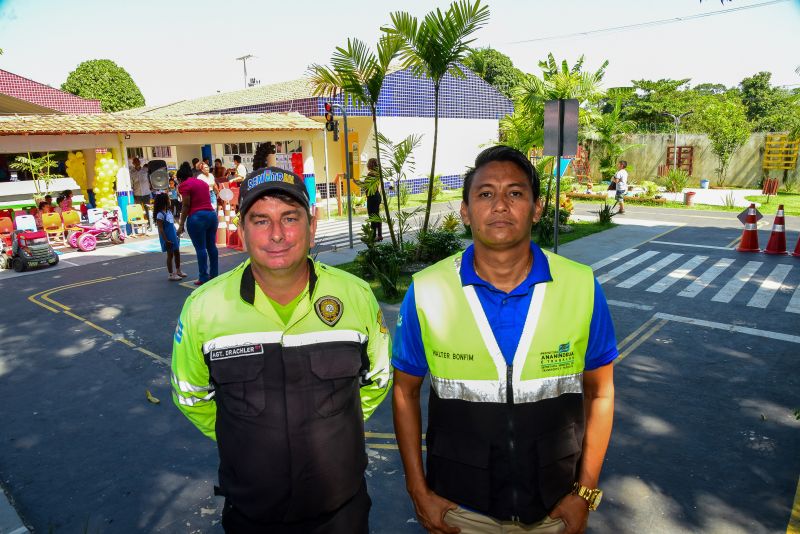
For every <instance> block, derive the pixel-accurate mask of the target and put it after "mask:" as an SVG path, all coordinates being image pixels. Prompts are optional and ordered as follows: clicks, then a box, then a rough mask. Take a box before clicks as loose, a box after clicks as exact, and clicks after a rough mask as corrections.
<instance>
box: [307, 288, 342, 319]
mask: <svg viewBox="0 0 800 534" xmlns="http://www.w3.org/2000/svg"><path fill="white" fill-rule="evenodd" d="M314 310H316V312H317V316H318V317H319V318H320V319H321V320H322V322H323V323H325V324H326V325H328V326H333V325H335V324H336V323H338V322H339V319H341V318H342V312H343V311H344V306H342V301H341V300H339V299H337V298H336V297H334V296H332V295H326V296H324V297H320V298H318V299H317V302H315V303H314Z"/></svg>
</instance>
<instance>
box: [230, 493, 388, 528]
mask: <svg viewBox="0 0 800 534" xmlns="http://www.w3.org/2000/svg"><path fill="white" fill-rule="evenodd" d="M371 506H372V501H371V500H370V498H369V495H367V482H366V480H363V481H362V482H361V489H359V490H358V493H356V494H355V495H354V496H353V497H352V498H351V499H350V500H349V501H347V502H346V503H344V504H343V505H342V506H341V508H339V509H338V510H335V511H333V512H330V513H327V514H325V515H321V516H319V517H315V518H314V519H309V520H307V521H301V522H298V523H257V522H254V521H252V520H250V519H248V518H247V517H245V516H243V515H242V514H241V513H240V512H239V511H238V510H237V509H236V508H235V507H234V506H233V505H232V504H231V503H230V501H229V500H227V499H225V505H224V506H223V508H222V527H223V528H224V529H225V532H226V534H268V533H269V534H273V533H274V534H368V533H369V509H370V507H371Z"/></svg>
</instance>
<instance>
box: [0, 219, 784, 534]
mask: <svg viewBox="0 0 800 534" xmlns="http://www.w3.org/2000/svg"><path fill="white" fill-rule="evenodd" d="M578 206H579V207H578V211H579V212H580V211H581V210H582V208H581V205H578ZM590 208H591V209H596V208H594V207H590ZM590 208H587V209H586V210H585V212H586V213H588V212H589V211H591V209H590ZM650 210H651V209H647V208H640V209H633V208H631V211H630V213H629V214H628V215H626V216H625V217H626V218H625V220H624V221H625V223H626V224H625V225H624V226H620V227H618V228H616V229H614V230H611V231H608V232H604V233H602V234H597V235H595V236H592V237H590V238H585V239H583V240H579V241H576V242H573V243H569V244H567V245H563V246H562V247H560V252H561V253H562V254H564V255H565V256H567V257H571V258H575V259H578V260H579V261H582V262H584V263H588V264H592V265H594V267H595V271H596V274H597V276H598V277H599V279H600V280H601V281H602V282H603V287H604V290H605V292H606V295H607V298H608V299H609V302H610V304H611V311H612V315H613V317H614V320H615V327H616V329H617V338H618V341H619V345H620V349H621V352H622V358H621V359H620V360H619V363H618V365H617V367H616V384H617V399H618V400H617V408H616V421H615V428H614V435H613V437H612V444H611V448H610V450H609V454H608V458H607V461H606V466H605V469H604V472H603V478H602V486H603V488H604V490H605V491H606V498H605V501H604V503H603V505H602V506H601V509H600V510H599V511H598V512H596V513H595V514H593V516H592V523H591V526H590V532H597V533H609V534H610V533H641V532H647V533H674V532H703V533H716V532H719V533H723V532H724V533H729V532H732V533H738V532H741V533H760V532H769V533H773V532H774V533H777V532H781V533H783V532H797V530H787V528H796V527H787V525H788V524H789V520H790V515H791V508H792V505H793V503H794V502H795V498H796V497H795V493H796V490H797V487H798V474H800V457H798V455H797V451H798V450H800V437H799V436H800V434H798V429H800V422H798V421H796V420H795V419H794V417H793V416H792V413H791V412H792V409H794V408H799V407H800V395H798V393H797V392H798V391H800V378H798V375H797V366H796V357H797V354H798V353H800V350H799V349H800V313H798V312H797V311H794V307H793V303H796V302H797V301H798V299H799V298H800V297H797V295H798V289H797V288H798V286H800V258H792V257H772V256H766V255H762V254H739V253H736V252H735V251H734V250H732V248H731V246H732V245H731V243H732V242H733V241H734V240H735V238H736V237H737V236H738V234H739V233H740V232H741V226H740V225H739V223H738V221H735V220H733V221H731V215H730V214H722V213H713V212H702V213H700V212H689V213H688V214H687V212H685V211H682V212H679V213H677V214H673V213H671V212H672V211H673V210H661V209H656V208H653V209H652V210H653V211H654V212H655V213H651V212H650ZM674 211H679V210H674ZM654 219H655V220H656V221H655V222H654V221H653V220H654ZM620 221H622V219H620ZM770 223H771V221H770ZM787 229H788V231H789V232H790V233H789V236H790V239H791V240H792V241H794V240H796V239H797V231H798V230H800V224H798V221H797V220H796V218H795V219H791V220H789V221H787ZM767 235H768V234H767V232H766V231H764V230H762V232H761V236H760V237H761V242H762V245H763V244H764V243H766V239H767ZM793 244H794V243H793V242H792V246H793ZM693 245H694V246H693ZM698 245H701V246H698ZM705 247H712V248H705ZM677 254H680V255H681V256H675V255H677ZM350 258H352V253H351V252H350V251H349V250H344V251H341V250H340V251H339V252H335V253H331V252H324V253H323V254H322V255H321V259H323V260H324V261H328V262H331V263H336V262H338V261H348V260H349V259H350ZM703 258H704V259H703ZM241 259H242V255H240V254H231V255H228V256H225V257H223V258H222V259H221V265H222V268H223V269H228V268H230V267H232V266H233V265H235V264H236V263H238V262H239V261H241ZM668 259H670V261H667V260H668ZM162 261H163V257H162V256H161V255H160V254H146V253H145V254H139V253H137V254H132V255H130V256H127V257H112V256H111V255H110V254H109V255H107V257H104V258H102V259H101V260H100V261H96V262H93V263H90V264H86V265H82V266H81V267H74V268H60V269H52V270H49V271H47V270H46V271H41V272H38V273H35V274H33V275H24V276H8V277H4V278H0V295H2V302H3V305H2V306H3V313H4V319H3V321H2V323H0V339H3V341H4V342H3V343H2V344H1V345H0V391H3V393H4V394H3V399H4V400H3V408H2V410H0V428H2V429H3V432H2V433H1V434H0V481H2V484H3V486H4V487H5V488H6V489H8V490H9V492H10V494H11V495H12V496H13V498H14V501H15V505H16V506H17V510H18V511H19V513H20V515H21V516H22V518H24V520H25V521H26V523H27V524H28V525H30V526H32V527H33V528H34V529H35V530H36V531H37V532H76V531H78V532H170V533H171V532H204V533H205V532H209V533H215V532H221V528H220V527H219V524H218V519H219V510H220V507H221V500H220V499H218V498H215V497H213V496H212V495H213V492H212V486H213V484H214V482H215V480H216V463H217V458H216V451H215V448H214V446H213V444H212V443H211V442H210V441H209V440H207V439H205V438H204V437H203V436H201V435H200V433H199V432H197V431H196V430H195V429H194V428H193V427H192V426H191V425H190V424H189V423H188V422H187V421H186V420H185V419H184V418H183V417H182V416H181V415H180V414H179V412H178V411H177V410H176V409H175V408H174V407H173V406H172V404H171V401H170V395H169V380H168V376H167V372H168V369H167V365H166V364H167V361H168V358H169V353H170V343H171V334H172V330H173V328H174V323H175V318H176V317H177V315H178V312H179V309H180V307H181V305H182V303H183V300H184V298H185V297H186V295H188V294H189V292H190V291H191V289H190V288H189V287H187V286H186V285H184V286H182V285H178V284H174V283H169V282H167V281H166V279H165V278H166V275H165V272H164V269H163V267H162ZM688 262H692V263H691V264H690V266H691V269H689V267H687V266H686V263H688ZM750 262H755V263H758V264H759V265H755V263H750ZM748 266H749V267H748ZM187 267H188V270H189V271H190V272H191V271H192V269H193V265H191V264H190V265H188V266H187ZM683 271H686V272H683ZM679 275H680V276H679ZM712 275H715V276H714V277H713V279H712ZM748 275H749V277H748ZM779 278H780V280H779ZM745 279H746V280H745ZM737 280H738V281H737ZM667 282H673V283H672V284H671V285H669V286H667ZM654 288H655V290H654ZM662 288H663V289H662ZM726 288H727V289H726ZM725 299H728V301H727V302H725ZM384 309H385V312H386V315H387V320H389V321H392V322H393V320H394V318H395V317H396V313H397V306H385V307H384ZM146 390H150V391H151V392H152V393H153V394H154V395H155V396H156V397H159V398H160V399H161V401H162V402H161V404H158V405H156V404H151V403H149V402H148V401H147V399H146V397H145V391H146ZM390 412H391V410H390V404H389V402H388V401H387V402H385V403H384V404H383V405H382V406H381V407H380V408H379V410H378V412H376V414H375V415H374V416H373V417H372V418H371V419H370V421H369V422H368V424H367V431H368V434H367V442H368V444H369V453H370V460H371V461H370V466H369V470H368V473H367V474H368V482H369V488H370V493H371V495H372V497H373V501H374V506H373V510H372V515H371V523H372V531H373V532H376V533H406V532H408V533H412V532H420V529H419V527H418V525H416V523H415V522H414V519H413V511H412V509H411V506H410V504H409V501H408V499H407V497H406V494H405V489H404V481H403V476H402V468H401V466H400V461H399V455H398V453H397V450H396V448H395V447H396V446H395V442H394V439H393V434H392V425H391V413H390ZM0 501H2V499H0ZM2 514H3V512H2V507H1V506H0V532H4V530H3V526H2V525H3V523H2V518H3V515H2Z"/></svg>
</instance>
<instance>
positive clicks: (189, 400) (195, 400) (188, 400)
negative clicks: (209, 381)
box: [175, 391, 216, 406]
mask: <svg viewBox="0 0 800 534" xmlns="http://www.w3.org/2000/svg"><path fill="white" fill-rule="evenodd" d="M215 394H216V393H215V392H214V391H212V392H211V393H209V394H208V395H206V396H205V397H184V396H183V395H178V394H175V396H176V397H177V398H178V403H179V404H181V405H183V406H194V405H195V404H200V403H206V402H211V401H212V400H214V395H215Z"/></svg>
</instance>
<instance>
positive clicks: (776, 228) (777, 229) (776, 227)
mask: <svg viewBox="0 0 800 534" xmlns="http://www.w3.org/2000/svg"><path fill="white" fill-rule="evenodd" d="M772 231H773V232H783V231H784V225H782V224H776V225H773V226H772Z"/></svg>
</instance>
